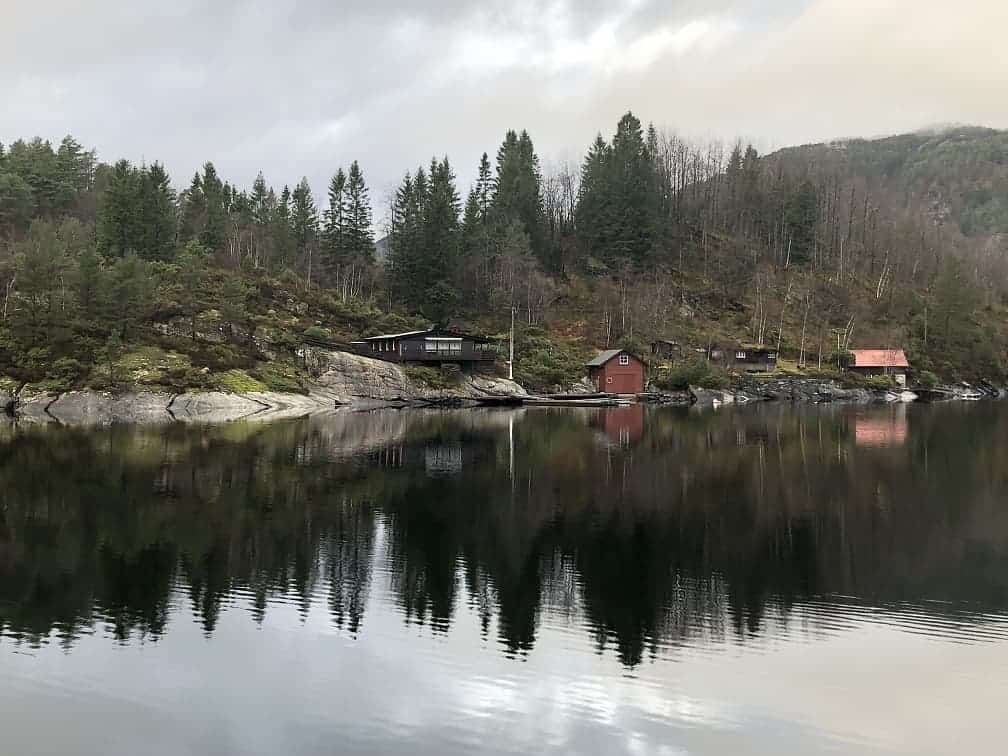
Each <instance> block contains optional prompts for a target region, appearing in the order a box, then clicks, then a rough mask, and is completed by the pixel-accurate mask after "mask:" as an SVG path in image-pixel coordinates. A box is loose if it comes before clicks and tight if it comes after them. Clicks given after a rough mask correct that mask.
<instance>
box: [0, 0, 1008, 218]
mask: <svg viewBox="0 0 1008 756" xmlns="http://www.w3.org/2000/svg"><path fill="white" fill-rule="evenodd" d="M0 10H2V15H0V18H2V23H0V141H3V142H10V141H11V140H12V139H13V138H15V137H18V136H31V135H35V134H38V135H41V136H44V137H48V138H52V139H54V140H55V139H59V138H60V137H61V136H62V135H63V134H65V133H67V132H71V133H73V134H74V135H75V136H76V137H77V138H78V139H79V140H80V141H81V142H83V143H84V144H85V145H86V146H89V147H96V148H97V149H98V151H99V155H100V157H102V158H103V159H105V160H112V159H115V158H119V157H128V158H131V159H134V160H141V159H146V160H147V161H152V160H160V161H161V162H163V163H165V164H166V166H167V167H168V169H169V171H170V172H171V174H172V176H173V180H174V182H175V183H176V184H177V185H184V184H186V183H187V182H188V177H189V176H191V174H192V173H193V172H194V171H195V170H196V168H197V167H198V166H199V165H200V164H201V163H202V162H204V161H205V160H208V159H209V160H213V161H214V163H215V164H216V165H217V167H218V170H219V171H220V173H221V174H222V175H224V176H225V177H227V178H230V179H232V180H233V181H235V182H236V183H238V184H240V185H249V184H250V183H251V181H252V179H253V178H254V177H255V175H256V173H257V172H258V171H259V170H262V171H263V172H264V173H265V175H266V177H267V180H268V181H269V182H270V183H271V184H275V185H277V186H279V185H282V184H283V183H291V184H293V183H296V182H297V181H298V180H299V179H300V177H301V176H302V175H307V176H308V178H309V180H310V181H311V182H312V185H313V187H314V189H315V191H316V194H317V195H323V194H324V188H325V184H326V182H327V180H328V177H329V176H330V175H331V174H332V172H333V171H334V170H335V168H336V167H337V166H338V165H340V164H346V163H348V162H349V161H350V160H352V159H354V158H357V159H359V160H360V161H361V164H362V166H363V168H364V171H365V175H366V176H367V178H368V181H369V183H370V184H371V187H372V196H373V197H374V199H375V201H376V204H378V203H380V201H381V199H382V198H383V197H384V196H386V195H387V193H388V191H389V190H390V188H391V187H392V186H393V185H394V184H395V183H397V182H398V179H399V178H400V177H401V176H402V174H403V173H404V172H405V171H406V170H407V169H410V168H411V167H414V166H416V165H417V164H418V163H426V162H427V161H429V159H430V157H431V156H432V155H433V154H437V155H442V154H445V153H447V154H448V155H449V156H450V158H451V160H452V162H453V163H454V164H455V165H456V168H457V171H458V173H459V176H460V183H461V184H462V189H463V190H465V189H466V188H467V187H468V184H469V181H470V179H471V177H472V174H473V173H474V169H475V164H476V161H477V160H478V158H479V155H480V153H481V152H482V151H484V150H486V151H488V152H490V154H491V155H493V153H494V151H495V150H496V147H497V145H498V144H499V142H500V140H501V138H502V136H503V133H504V131H505V130H506V129H507V128H518V129H520V128H526V129H528V131H529V132H530V133H531V135H532V137H533V140H534V141H535V144H536V147H537V149H538V151H539V153H540V155H541V157H542V158H543V159H544V161H545V162H547V163H548V162H550V161H553V160H558V159H563V158H573V159H580V155H581V154H582V152H583V150H584V148H585V147H586V146H587V145H588V143H589V142H590V141H591V139H592V138H593V136H594V135H595V134H596V133H597V132H598V131H600V130H601V131H603V132H604V133H607V134H608V133H609V132H611V130H612V128H613V126H614V124H615V122H616V121H617V120H618V118H619V116H620V115H621V114H622V113H623V112H625V111H626V110H628V109H632V110H633V111H634V112H635V113H636V114H637V115H638V116H639V117H640V118H641V119H642V120H643V121H645V122H646V121H649V120H650V121H654V122H655V123H656V125H658V126H661V127H664V128H668V129H672V130H676V131H679V132H681V133H684V134H687V135H690V136H695V137H701V138H710V137H716V138H732V137H735V136H741V137H744V138H747V139H751V140H752V141H754V142H755V143H756V144H757V145H758V146H759V147H761V149H763V150H766V149H768V148H773V147H781V146H785V145H789V144H795V143H802V142H809V141H820V140H824V139H829V138H833V137H842V136H856V135H865V136H871V135H881V134H886V133H893V132H897V131H906V130H913V129H916V128H919V127H922V126H925V125H931V124H935V123H939V122H960V123H977V124H983V125H989V126H996V127H1008V96H1006V95H1008V43H1006V42H1005V34H1006V29H1008V2H1006V1H1005V0H955V2H953V1H952V0H608V1H604V0H551V1H546V2H526V1H524V0H481V1H480V2H469V1H467V0H415V1H413V2H411V1H410V0H364V1H363V2H355V3H342V2H334V1H333V0H297V1H296V2H295V1H294V0H286V1H285V0H254V1H251V0H213V2H209V1H206V2H201V1H198V0H171V2H164V1H163V0H158V2H151V1H149V0H93V1H92V2H81V1H80V0H35V2H27V1H26V0H0Z"/></svg>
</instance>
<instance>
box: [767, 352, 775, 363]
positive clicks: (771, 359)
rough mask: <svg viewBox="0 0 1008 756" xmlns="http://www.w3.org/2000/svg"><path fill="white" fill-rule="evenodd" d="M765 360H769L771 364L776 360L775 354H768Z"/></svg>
mask: <svg viewBox="0 0 1008 756" xmlns="http://www.w3.org/2000/svg"><path fill="white" fill-rule="evenodd" d="M767 359H768V360H770V361H771V362H773V361H774V360H776V359H777V352H770V354H768V355H767Z"/></svg>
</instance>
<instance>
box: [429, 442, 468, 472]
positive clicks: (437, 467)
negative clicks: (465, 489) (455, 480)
mask: <svg viewBox="0 0 1008 756" xmlns="http://www.w3.org/2000/svg"><path fill="white" fill-rule="evenodd" d="M424 468H425V469H426V470H427V475H428V476H430V477H432V478H444V477H448V476H451V475H458V474H459V473H460V472H462V446H461V445H455V446H448V445H445V444H428V445H427V447H426V448H425V449H424Z"/></svg>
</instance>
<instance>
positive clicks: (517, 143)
mask: <svg viewBox="0 0 1008 756" xmlns="http://www.w3.org/2000/svg"><path fill="white" fill-rule="evenodd" d="M492 204H493V212H494V216H495V218H494V220H495V222H496V223H497V224H498V225H499V226H500V227H501V228H503V227H504V226H506V225H507V224H508V223H509V222H510V221H512V220H516V221H518V222H519V223H521V224H522V227H523V229H524V231H525V233H526V234H528V236H529V239H530V240H531V244H532V249H533V251H534V253H535V254H536V255H537V256H539V257H540V259H543V261H544V262H549V261H548V260H546V259H545V257H546V250H545V229H544V226H543V202H542V174H541V171H540V168H539V158H538V157H537V156H536V154H535V149H534V147H533V145H532V139H531V137H529V135H528V132H526V131H522V133H521V134H520V135H519V134H517V133H516V132H514V131H509V132H508V133H507V134H506V135H505V137H504V142H503V144H501V146H500V149H499V150H498V151H497V175H496V177H495V178H494V183H493V203H492Z"/></svg>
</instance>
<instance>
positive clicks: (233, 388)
mask: <svg viewBox="0 0 1008 756" xmlns="http://www.w3.org/2000/svg"><path fill="white" fill-rule="evenodd" d="M211 385H212V386H213V387H214V388H216V389H218V390H220V391H227V392H229V393H232V394H248V393H251V392H253V391H269V387H268V386H267V385H266V384H265V383H263V382H262V381H258V380H256V379H255V378H253V377H252V376H250V375H249V374H248V373H246V372H245V371H244V370H238V369H234V370H228V371H227V372H224V373H217V374H216V375H214V376H212V378H211Z"/></svg>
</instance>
